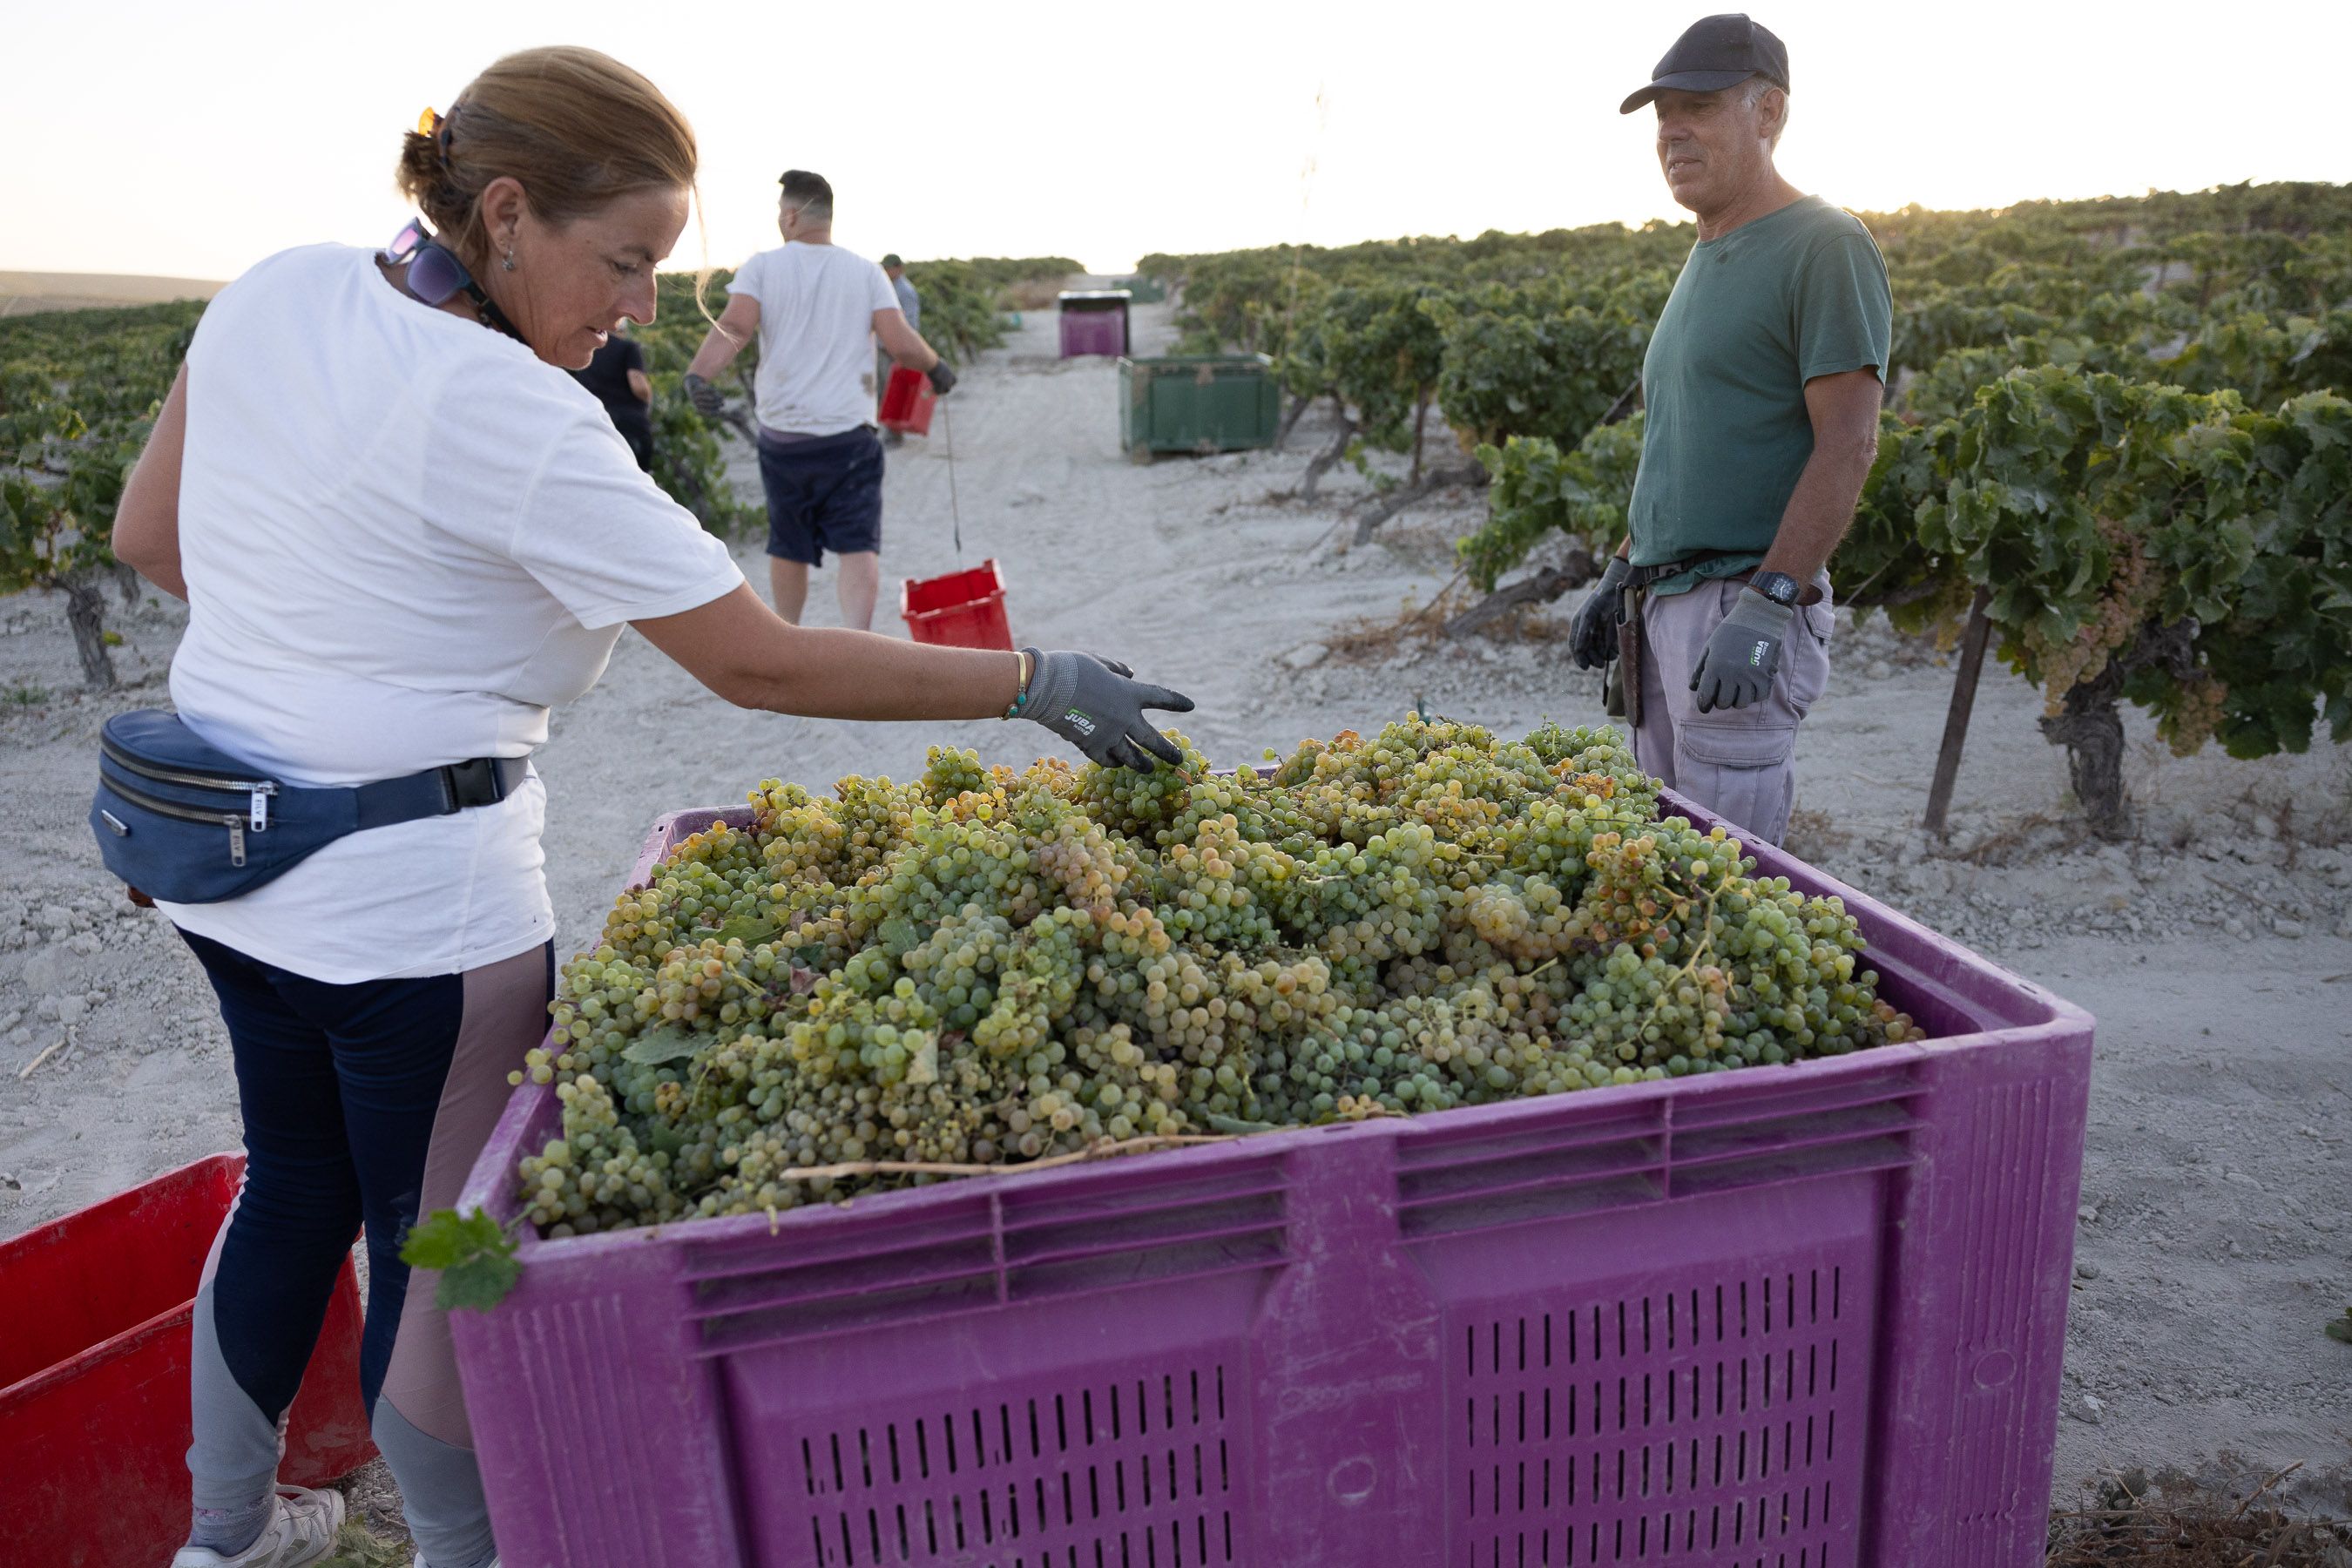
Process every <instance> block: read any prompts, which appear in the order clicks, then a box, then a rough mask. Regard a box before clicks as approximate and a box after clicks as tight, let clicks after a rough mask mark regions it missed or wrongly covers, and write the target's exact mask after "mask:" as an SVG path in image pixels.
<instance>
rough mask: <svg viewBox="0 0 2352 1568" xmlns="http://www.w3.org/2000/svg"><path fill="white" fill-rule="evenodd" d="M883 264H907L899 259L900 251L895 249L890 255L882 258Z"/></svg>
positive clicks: (896, 265)
mask: <svg viewBox="0 0 2352 1568" xmlns="http://www.w3.org/2000/svg"><path fill="white" fill-rule="evenodd" d="M882 265H883V266H885V267H904V266H906V265H907V264H906V263H905V262H903V261H901V260H899V259H898V252H897V251H895V250H894V251H892V252H891V253H890V254H889V255H887V256H886V257H884V258H882Z"/></svg>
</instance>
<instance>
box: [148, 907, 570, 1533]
mask: <svg viewBox="0 0 2352 1568" xmlns="http://www.w3.org/2000/svg"><path fill="white" fill-rule="evenodd" d="M182 934H183V935H184V937H185V938H186V941H187V943H188V945H189V947H190V948H192V949H193V950H194V952H195V954H196V957H197V959H198V960H199V961H200V962H201V963H203V964H204V966H205V973H206V974H207V975H208V976H209V977H210V978H211V980H212V984H213V990H214V992H215V994H217V995H218V996H219V998H220V1005H221V1016H222V1018H223V1020H224V1021H225V1022H226V1024H227V1025H228V1033H229V1041H230V1045H231V1047H232V1049H233V1051H234V1055H235V1058H236V1085H237V1102H238V1109H239V1110H240V1112H241V1114H242V1116H243V1119H244V1124H245V1149H246V1169H245V1185H244V1187H243V1189H242V1190H241V1191H240V1192H239V1194H238V1195H237V1200H236V1207H235V1208H234V1209H233V1210H232V1211H231V1212H230V1215H229V1220H228V1224H227V1225H226V1226H224V1227H223V1229H222V1231H221V1235H220V1238H219V1240H218V1242H217V1243H216V1244H215V1249H214V1256H213V1258H212V1261H211V1263H210V1264H209V1265H208V1267H207V1268H206V1270H205V1283H204V1287H203V1289H202V1291H201V1293H200V1295H199V1299H198V1310H197V1314H196V1318H197V1321H196V1323H195V1325H194V1330H195V1342H194V1366H193V1376H194V1416H195V1442H194V1447H191V1448H190V1450H189V1454H188V1465H189V1470H190V1472H191V1475H192V1477H193V1479H194V1486H195V1500H196V1504H197V1506H198V1507H199V1508H213V1509H227V1508H236V1507H239V1506H241V1505H242V1504H243V1502H244V1500H247V1499H248V1498H251V1497H253V1496H256V1495H258V1494H257V1489H261V1490H266V1489H268V1486H269V1485H270V1484H271V1480H272V1478H273V1476H274V1472H275V1470H276V1466H277V1453H276V1447H277V1439H276V1426H277V1423H278V1418H279V1417H280V1416H281V1415H284V1413H285V1411H286V1407H287V1406H288V1405H290V1404H291V1403H292V1402H293V1399H294V1394H295V1391H296V1390H297V1389H298V1388H299V1386H300V1384H301V1380H302V1373H303V1370H304V1368H305V1367H306V1366H308V1364H309V1363H310V1352H311V1351H312V1349H313V1348H314V1347H315V1346H316V1344H317V1342H318V1338H319V1329H320V1324H321V1323H322V1322H323V1321H325V1318H326V1311H327V1303H328V1300H329V1298H330V1297H331V1295H332V1294H333V1291H334V1284H335V1277H336V1275H337V1274H338V1273H339V1272H340V1271H341V1268H342V1261H343V1258H344V1255H345V1254H346V1253H348V1252H349V1251H350V1249H351V1246H352V1237H353V1236H354V1235H355V1234H357V1233H358V1232H359V1231H360V1230H361V1229H362V1227H364V1228H365V1230H366V1233H367V1249H368V1301H367V1326H366V1329H365V1331H364V1332H363V1334H362V1340H361V1350H360V1390H361V1394H362V1398H363V1399H364V1401H365V1406H366V1409H367V1411H368V1413H369V1416H370V1420H371V1425H372V1426H373V1429H374V1433H375V1436H376V1443H377V1447H380V1448H382V1449H383V1451H384V1455H385V1458H387V1459H389V1460H390V1461H391V1463H392V1466H393V1471H394V1476H395V1477H396V1478H397V1479H399V1481H400V1483H401V1487H402V1489H403V1492H404V1496H405V1500H406V1502H407V1507H408V1513H409V1523H410V1527H411V1529H412V1530H413V1531H415V1534H416V1536H417V1539H418V1542H419V1543H420V1545H421V1546H424V1547H425V1549H426V1550H427V1554H428V1556H429V1558H430V1560H431V1561H432V1562H433V1563H435V1564H436V1568H440V1565H441V1564H443V1563H447V1564H450V1565H451V1568H465V1565H466V1564H468V1563H475V1562H479V1561H483V1560H486V1558H487V1556H488V1544H489V1543H488V1518H487V1514H486V1513H485V1512H484V1511H483V1510H482V1506H481V1501H480V1486H479V1480H478V1477H477V1476H476V1475H475V1473H474V1469H473V1462H472V1458H473V1457H472V1450H471V1447H470V1442H471V1438H470V1434H469V1432H468V1431H467V1427H466V1425H465V1418H464V1402H463V1399H462V1396H461V1395H460V1394H459V1393H458V1391H457V1375H456V1366H455V1363H454V1361H453V1360H452V1358H451V1356H450V1353H449V1350H448V1330H447V1324H446V1321H445V1316H444V1314H442V1313H440V1312H439V1311H437V1310H436V1309H435V1308H434V1307H433V1304H432V1293H431V1289H430V1282H429V1280H418V1281H415V1284H414V1286H412V1282H411V1280H410V1279H409V1269H408V1266H407V1265H406V1264H404V1263H403V1262H402V1261H401V1260H400V1248H401V1245H402V1243H403V1241H404V1239H405V1238H406V1236H407V1233H408V1229H409V1227H410V1226H412V1225H414V1224H415V1221H416V1218H417V1215H419V1214H420V1213H423V1212H428V1211H430V1210H432V1209H435V1208H441V1207H446V1206H447V1205H450V1204H451V1203H453V1202H454V1201H455V1200H456V1197H457V1186H458V1185H459V1184H461V1183H462V1182H463V1180H464V1178H465V1173H466V1172H467V1169H469V1168H470V1167H471V1165H472V1164H473V1162H474V1159H475V1156H476V1155H477V1154H478V1153H479V1152H480V1150H481V1147H482V1144H483V1143H484V1142H486V1141H487V1139H488V1134H489V1129H490V1126H491V1124H492V1123H493V1122H495V1121H496V1120H497V1116H498V1110H499V1106H500V1104H501V1103H502V1102H503V1100H504V1099H505V1096H506V1092H507V1089H506V1075H507V1073H508V1071H509V1069H510V1068H516V1067H520V1065H521V1064H522V1057H523V1053H524V1052H526V1051H528V1050H529V1049H530V1047H532V1046H534V1045H536V1044H537V1043H538V1041H539V1039H540V1037H541V1034H543V1033H544V1031H545V1029H546V1026H547V1005H548V1002H549V1000H550V998H551V996H552V995H553V994H554V981H555V949H554V946H553V944H552V943H548V944H544V945H542V946H541V947H540V948H537V949H535V950H533V951H531V952H526V953H522V954H519V955H517V956H516V957H514V958H511V959H507V960H504V961H501V962H499V963H491V964H487V965H484V966H483V967H481V968H478V969H474V970H469V971H467V972H465V973H454V974H438V975H431V976H427V977H425V978H422V979H412V980H375V981H367V982H363V983H362V984H355V985H336V984H327V983H326V982H323V981H318V980H310V979H307V978H305V977H304V976H302V975H299V974H295V973H291V972H289V971H288V970H284V969H280V968H278V967H277V966H276V965H274V964H269V963H262V962H261V961H260V960H258V959H255V958H251V957H248V956H247V955H246V954H244V953H241V952H236V950H235V949H233V948H229V947H226V946H224V945H223V944H221V943H219V942H214V941H211V940H210V939H208V938H205V937H201V936H196V935H194V934H193V933H189V932H183V933H182ZM435 1537H438V1539H437V1540H436V1539H434V1538H435Z"/></svg>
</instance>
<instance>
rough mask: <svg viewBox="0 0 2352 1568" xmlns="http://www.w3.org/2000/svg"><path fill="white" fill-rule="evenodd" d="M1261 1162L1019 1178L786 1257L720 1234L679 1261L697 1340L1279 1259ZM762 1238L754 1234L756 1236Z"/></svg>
mask: <svg viewBox="0 0 2352 1568" xmlns="http://www.w3.org/2000/svg"><path fill="white" fill-rule="evenodd" d="M1284 1202H1285V1193H1284V1188H1283V1184H1282V1180H1281V1177H1280V1175H1279V1173H1278V1172H1277V1171H1276V1167H1275V1165H1274V1164H1273V1163H1271V1162H1267V1161H1260V1162H1256V1163H1251V1164H1247V1165H1237V1166H1228V1167H1225V1168H1223V1169H1220V1170H1219V1171H1217V1172H1216V1173H1214V1174H1213V1175H1209V1176H1194V1175H1191V1174H1190V1173H1182V1172H1179V1173H1175V1174H1174V1175H1172V1176H1171V1177H1170V1178H1169V1179H1165V1180H1162V1181H1160V1182H1156V1183H1150V1184H1141V1185H1132V1186H1129V1187H1127V1188H1125V1189H1122V1190H1120V1191H1118V1193H1116V1194H1114V1195H1111V1196H1101V1195H1092V1194H1072V1195H1052V1196H1041V1195H1038V1194H1024V1193H1022V1192H1020V1191H1019V1189H1018V1187H1017V1185H1012V1190H1009V1191H1007V1190H998V1191H995V1192H992V1193H988V1194H983V1195H982V1196H979V1197H976V1198H974V1199H972V1200H971V1201H968V1202H964V1203H961V1204H959V1205H950V1206H949V1207H948V1208H947V1209H946V1210H945V1211H944V1212H942V1213H940V1214H937V1215H928V1216H925V1217H923V1218H920V1219H919V1220H916V1221H912V1222H909V1223H908V1224H907V1225H905V1226H900V1227H898V1228H896V1229H887V1228H881V1227H877V1226H869V1227H867V1228H866V1229H863V1230H854V1229H850V1228H848V1227H842V1228H840V1229H839V1230H838V1231H831V1232H829V1231H826V1230H824V1228H822V1227H812V1229H811V1230H809V1231H806V1232H803V1235H802V1237H801V1238H800V1244H799V1245H798V1246H796V1247H794V1248H793V1250H792V1252H791V1253H790V1254H788V1255H787V1257H788V1258H789V1261H788V1262H781V1263H780V1262H777V1261H775V1258H776V1255H775V1254H774V1253H773V1252H772V1251H770V1250H768V1249H767V1248H765V1247H759V1246H756V1245H743V1246H732V1247H730V1246H727V1245H724V1244H722V1245H718V1246H713V1247H708V1248H706V1249H704V1250H703V1251H702V1252H701V1253H699V1254H698V1255H697V1257H696V1258H695V1259H694V1262H693V1265H692V1267H691V1268H690V1269H689V1271H688V1278H689V1280H690V1283H691V1289H692V1300H693V1305H692V1307H691V1309H690V1310H689V1313H688V1315H689V1316H690V1317H691V1318H692V1319H693V1320H695V1321H696V1323H697V1327H698V1333H699V1336H700V1342H701V1343H700V1353H702V1354H704V1355H723V1354H730V1353H733V1352H738V1351H740V1350H743V1349H745V1348H747V1347H750V1346H752V1345H760V1344H772V1343H777V1342H782V1341H786V1340H793V1339H803V1338H807V1337H810V1336H814V1335H818V1334H826V1333H835V1332H841V1331H850V1330H857V1329H869V1328H875V1327H878V1326H881V1325H885V1324H888V1323H894V1322H905V1321H913V1320H919V1319H924V1318H933V1317H939V1316H941V1315H943V1314H946V1313H951V1312H961V1311H974V1310H986V1309H989V1308H994V1307H1003V1306H1012V1305H1017V1304H1020V1303H1023V1302H1028V1301H1036V1300H1047V1299H1050V1298H1053V1297H1057V1296H1069V1295H1078V1294H1084V1293H1087V1292H1089V1291H1101V1290H1114V1289H1128V1288H1132V1287H1136V1286H1143V1285H1151V1284H1159V1283H1165V1282H1170V1281H1173V1280H1178V1279H1198V1278H1201V1277H1202V1276H1206V1275H1213V1274H1229V1273H1234V1272H1236V1271H1242V1270H1249V1269H1264V1268H1275V1267H1277V1266H1279V1265H1281V1264H1283V1263H1285V1262H1286V1261H1287V1260H1288V1258H1289V1256H1290V1253H1289V1243H1288V1237H1287V1234H1286V1228H1285V1220H1284ZM761 1239H764V1237H762V1238H761Z"/></svg>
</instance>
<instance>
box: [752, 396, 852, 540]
mask: <svg viewBox="0 0 2352 1568" xmlns="http://www.w3.org/2000/svg"><path fill="white" fill-rule="evenodd" d="M760 484H761V488H762V489H765V490H766V491H767V492H768V553H769V554H771V555H774V556H778V557H780V558H782V559H783V560H786V561H798V562H800V563H803V565H808V566H822V565H823V564H824V552H826V551H828V550H830V551H832V552H834V553H835V555H854V554H856V552H859V551H861V550H872V551H878V550H880V549H881V548H882V441H881V438H880V437H877V436H876V435H875V433H874V431H873V430H872V429H871V428H870V427H868V426H862V425H861V426H858V427H857V428H856V429H855V430H845V431H843V432H842V433H841V434H840V435H838V436H819V437H815V438H814V439H813V440H807V441H772V440H770V439H768V438H767V437H765V436H762V437H761V438H760Z"/></svg>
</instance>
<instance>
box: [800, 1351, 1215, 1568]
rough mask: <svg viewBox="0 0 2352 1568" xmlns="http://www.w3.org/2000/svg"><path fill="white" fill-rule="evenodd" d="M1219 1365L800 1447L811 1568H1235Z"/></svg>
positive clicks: (846, 1433)
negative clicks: (948, 1567) (1230, 1567)
mask: <svg viewBox="0 0 2352 1568" xmlns="http://www.w3.org/2000/svg"><path fill="white" fill-rule="evenodd" d="M1226 1378H1227V1374H1226V1371H1225V1367H1224V1365H1223V1363H1210V1364H1207V1365H1204V1366H1201V1367H1187V1368H1183V1369H1181V1370H1163V1371H1159V1372H1156V1373H1146V1374H1143V1375H1139V1376H1134V1377H1122V1378H1120V1379H1119V1380H1118V1382H1116V1383H1113V1384H1092V1385H1088V1386H1085V1387H1080V1388H1076V1389H1069V1390H1065V1391H1063V1392H1060V1393H1056V1394H1049V1395H1040V1396H1037V1397H1031V1398H1024V1399H1018V1400H1012V1401H998V1402H995V1403H992V1404H987V1405H957V1406H955V1407H953V1408H950V1409H946V1410H942V1411H940V1412H938V1413H937V1414H935V1415H934V1414H923V1415H911V1416H907V1415H902V1416H899V1417H898V1418H896V1419H890V1420H885V1421H879V1422H869V1423H867V1424H865V1425H862V1426H840V1427H836V1428H834V1429H831V1430H827V1431H824V1432H820V1433H816V1434H814V1435H811V1436H805V1437H803V1439H802V1440H801V1445H800V1454H799V1461H798V1464H797V1465H796V1467H795V1468H796V1469H797V1471H798V1473H797V1474H796V1475H794V1476H793V1477H791V1478H790V1480H791V1481H797V1482H798V1483H800V1485H801V1486H802V1487H803V1489H804V1490H805V1492H806V1495H807V1499H808V1525H809V1534H808V1542H809V1545H810V1548H811V1550H812V1552H814V1556H813V1557H812V1559H811V1561H813V1562H814V1563H817V1564H819V1568H864V1565H867V1564H872V1565H876V1568H880V1565H886V1564H901V1563H911V1564H947V1563H956V1564H959V1565H969V1568H1213V1565H1222V1564H1228V1563H1238V1562H1239V1561H1240V1559H1239V1558H1238V1557H1237V1556H1236V1555H1235V1552H1236V1541H1235V1535H1234V1516H1233V1511H1232V1510H1233V1503H1234V1488H1235V1484H1236V1479H1237V1478H1236V1477H1235V1476H1234V1453H1233V1450H1232V1448H1231V1447H1230V1446H1229V1443H1230V1439H1229V1436H1228V1434H1229V1429H1230V1423H1231V1422H1232V1421H1233V1419H1234V1415H1235V1414H1236V1413H1235V1412H1234V1411H1232V1410H1231V1409H1230V1408H1229V1405H1228V1390H1227V1383H1226Z"/></svg>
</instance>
